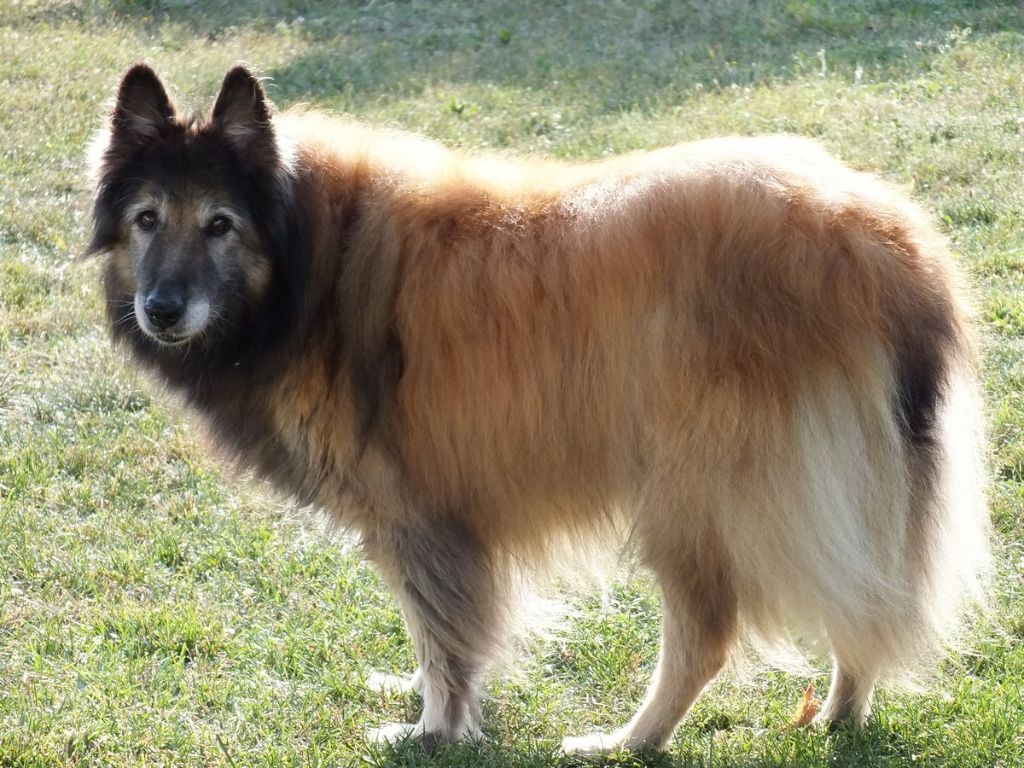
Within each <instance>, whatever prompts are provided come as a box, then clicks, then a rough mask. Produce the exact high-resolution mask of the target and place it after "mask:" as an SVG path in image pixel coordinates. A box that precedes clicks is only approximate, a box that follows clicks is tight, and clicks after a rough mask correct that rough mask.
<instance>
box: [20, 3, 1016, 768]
mask: <svg viewBox="0 0 1024 768" xmlns="http://www.w3.org/2000/svg"><path fill="white" fill-rule="evenodd" d="M0 50H3V55H2V56H0V179H2V183H0V766H51V765H62V766H65V765H66V766H72V765H73V766H111V765H112V766H144V765H145V766H150V765H175V766H179V765H180V766H211V765H216V766H251V765H281V766H291V765H339V766H348V765H400V766H418V765H439V766H542V765H551V764H557V763H558V762H559V759H558V758H557V757H556V747H557V743H558V741H559V739H560V737H561V736H562V735H563V734H573V733H579V732H582V731H584V730H587V729H589V728H591V727H601V726H608V725H612V724H617V723H620V722H621V721H622V720H623V719H624V718H626V717H628V715H629V713H630V712H631V710H632V709H633V708H634V707H635V705H636V703H637V701H638V700H639V698H640V696H641V695H642V691H643V687H644V685H645V683H646V680H647V678H648V676H649V674H650V670H651V668H652V666H653V661H654V654H655V652H656V639H657V606H656V599H655V597H654V596H653V593H652V590H651V588H650V585H649V584H648V583H647V582H645V581H644V580H643V579H634V580H627V581H622V582H617V583H616V584H614V585H613V588H612V590H611V592H610V599H609V600H607V601H605V602H603V603H602V601H600V600H598V599H597V598H596V597H593V596H589V595H582V596H575V597H572V598H571V599H572V602H573V605H574V608H575V611H574V612H573V614H572V616H573V618H572V620H571V621H570V622H569V626H568V627H567V630H566V632H565V633H564V634H563V635H560V636H558V637H555V638H553V639H547V640H537V641H535V642H534V644H533V647H532V648H531V649H530V653H528V654H527V655H526V657H525V659H524V661H523V664H522V665H521V666H522V671H521V673H520V674H518V675H515V676H510V677H506V678H499V679H497V680H496V681H495V682H494V683H493V684H492V686H491V687H490V689H489V691H490V698H489V700H488V702H487V705H486V710H487V721H486V722H487V735H488V737H489V741H488V743H486V744H484V745H482V746H476V747H459V748H452V749H447V750H443V751H442V752H441V753H440V754H438V755H436V756H434V757H432V758H431V757H427V756H426V755H424V754H423V753H422V752H421V751H419V750H417V749H415V748H404V749H399V750H397V751H395V750H386V749H378V748H376V747H374V746H372V745H369V744H367V743H366V742H365V740H364V738H363V733H364V732H365V731H366V730H367V729H368V728H370V727H372V726H375V725H379V724H381V723H383V722H386V721H394V720H407V719H409V718H410V717H412V716H414V714H415V711H416V705H417V703H416V702H415V701H414V700H413V699H412V698H411V697H381V696H380V695H379V694H373V693H370V692H368V691H366V690H364V688H363V687H362V685H361V681H362V680H363V679H364V678H365V676H366V674H367V673H368V672H369V671H370V670H389V671H400V670H410V669H411V668H412V666H413V659H412V652H411V649H410V647H409V643H408V640H407V638H406V635H405V633H404V629H403V627H402V623H401V620H400V616H399V614H398V611H397V609H396V607H395V605H394V603H393V602H392V601H391V600H390V598H388V597H387V596H386V595H385V593H384V591H383V589H382V587H381V585H380V583H379V581H378V579H377V577H376V576H375V574H374V573H373V572H372V570H370V569H369V568H368V567H367V566H365V565H364V564H363V563H361V561H360V559H359V557H358V555H357V554H356V553H354V552H351V551H350V550H349V549H348V548H346V546H345V542H344V540H341V539H339V538H338V537H335V536H332V535H330V534H329V533H327V532H326V531H325V530H324V529H323V527H322V526H321V525H320V524H319V523H318V521H317V520H318V519H317V518H316V517H315V516H314V515H310V514H308V513H306V512H303V511H299V510H295V509H293V508H292V507H290V506H288V505H287V504H284V503H282V502H280V501H274V500H273V499H271V498H268V497H267V495H266V494H265V493H264V492H263V491H262V490H261V489H260V488H258V487H255V486H253V485H252V484H247V483H245V482H241V481H239V480H238V479H237V478H230V477H227V476H225V475H224V474H222V473H221V471H220V470H219V469H218V466H217V464H216V463H214V462H213V461H212V460H211V459H210V458H208V456H207V453H206V452H205V451H204V449H203V447H202V446H201V445H200V444H199V443H198V442H197V441H196V440H195V438H194V437H193V431H192V430H191V429H189V427H188V425H187V423H186V419H185V418H184V417H183V416H182V414H180V413H179V412H177V411H175V410H174V409H173V408H172V407H170V406H169V404H168V403H166V402H165V401H164V399H162V398H161V397H160V396H159V395H158V394H156V393H155V390H154V389H153V388H152V387H151V386H149V385H148V384H147V383H146V382H145V381H142V380H140V379H139V378H138V377H137V376H136V374H135V373H134V372H133V370H132V369H131V368H130V367H129V366H127V365H126V364H125V363H124V362H123V361H122V360H121V358H120V357H119V356H118V355H117V354H115V353H113V352H112V351H111V350H110V348H109V344H108V342H107V340H106V336H105V330H104V328H103V325H102V321H101V318H102V307H101V301H100V296H99V290H98V274H97V266H96V265H95V264H93V263H81V262H79V261H77V260H76V258H75V257H76V254H78V253H79V252H81V250H82V249H83V244H84V241H85V237H86V224H87V208H88V192H87V189H86V186H85V181H84V175H83V168H82V157H83V147H84V145H85V143H86V141H87V139H88V137H89V135H90V132H91V131H92V130H94V129H95V127H96V126H97V124H98V120H99V117H100V115H101V114H102V113H103V109H104V106H103V105H104V103H105V102H106V100H107V99H108V98H109V97H110V95H111V93H112V89H113V87H114V85H115V83H116V80H117V77H118V75H119V73H120V72H121V71H122V70H123V69H124V68H125V67H126V66H127V65H128V64H129V63H131V62H132V61H135V60H138V59H149V60H151V61H152V62H153V63H155V64H156V65H157V67H158V68H159V69H160V70H161V71H162V72H163V73H165V74H166V76H167V77H168V78H169V80H170V82H172V83H173V84H175V86H176V88H177V93H178V98H179V100H180V101H181V102H183V103H185V104H191V103H204V102H205V100H206V99H208V98H209V97H211V96H212V94H213V93H214V91H215V89H216V87H217V84H218V82H219V80H220V78H221V77H222V75H223V72H224V71H225V69H226V68H227V67H228V66H229V65H230V64H232V63H234V62H235V61H237V60H240V59H241V60H247V61H249V62H251V63H252V64H254V65H256V66H258V67H259V68H260V70H261V71H263V72H264V73H265V74H267V75H270V76H271V77H272V78H273V81H272V84H271V95H272V98H273V99H275V100H276V101H277V102H278V103H279V104H282V105H284V104H290V103H294V102H297V101H309V102H313V103H315V104H318V105H321V106H324V107H328V108H332V109H338V110H344V111H348V112H352V113H355V114H358V115H360V116H363V117H365V118H367V119H369V120H372V121H378V122H384V123H394V124H399V125H402V126H406V127H409V128H412V129H415V130H417V131H421V132H425V133H427V134H430V135H432V136H435V137H437V138H440V139H442V140H444V141H446V142H449V143H452V144H457V145H464V146H468V147H480V146H490V147H496V148H500V149H509V150H514V151H522V152H540V153H545V154H550V155H556V156H560V157H570V158H586V157H596V156H600V155H602V154H606V153H611V152H619V151H623V150H628V149H633V148H638V147H653V146H657V145H661V144H665V143H669V142H675V141H680V140H685V139H690V138H696V137H702V136H709V135H716V134H724V133H744V134H756V133H765V132H778V131H786V132H793V133H799V134H805V135H811V136H816V137H818V138H819V139H820V140H821V141H823V142H824V143H825V144H826V145H827V146H828V147H830V148H831V149H832V150H833V151H835V152H836V153H837V154H839V155H840V156H842V157H844V158H845V159H846V160H848V161H849V162H850V163H852V164H853V165H855V166H857V167H861V168H866V169H873V170H877V171H878V172H880V173H882V174H883V175H884V176H886V177H887V178H890V179H892V180H894V181H896V182H899V183H902V184H904V185H906V186H907V187H909V188H911V189H912V190H913V191H914V193H915V194H916V195H917V196H918V197H919V198H920V199H922V200H923V201H924V202H925V204H926V205H928V206H929V207H930V208H931V209H932V210H934V211H935V212H936V214H937V216H939V217H940V218H941V220H942V222H943V224H944V227H945V229H946V231H947V232H948V234H949V236H950V237H951V238H952V240H953V242H954V243H955V246H956V250H957V252H958V253H959V255H960V258H961V259H962V260H963V263H964V264H965V266H966V268H967V270H968V271H969V272H970V274H971V275H972V277H973V280H974V282H975V284H976V286H977V295H978V304H979V310H980V317H981V324H982V330H983V334H984V339H985V342H986V353H985V354H986V365H985V384H986V389H987V394H988V398H989V405H990V433H991V468H992V487H991V507H992V515H993V519H994V521H995V525H996V530H997V550H998V562H999V577H998V582H997V598H996V607H995V612H994V616H993V618H992V620H991V622H990V623H987V624H985V625H984V626H979V627H977V628H976V631H975V633H974V642H975V646H976V648H977V650H976V652H975V653H972V654H967V655H959V656H954V657H952V658H951V659H949V660H948V662H947V663H946V665H945V667H944V669H943V674H942V678H941V683H940V685H939V686H938V687H937V688H936V689H935V690H931V691H927V692H921V693H900V692H894V691H883V692H882V693H881V694H880V695H879V697H878V701H877V707H876V714H875V715H874V716H873V717H872V719H871V721H870V723H869V725H868V727H867V728H866V729H865V730H864V731H863V732H859V733H854V732H839V733H837V734H826V733H822V732H819V731H815V730H787V729H786V728H785V725H786V722H787V720H788V718H789V714H790V712H791V710H792V708H793V706H794V704H795V702H796V701H797V698H798V696H799V693H800V691H801V690H802V689H803V687H804V686H805V685H806V683H807V680H806V679H805V678H797V677H792V676H788V675H785V674H782V673H777V672H770V671H766V670H763V669H760V668H757V667H755V668H752V669H750V670H747V671H744V672H734V673H731V674H730V675H727V676H726V677H724V678H723V679H722V680H720V681H718V682H717V683H715V684H714V686H713V687H712V689H711V690H710V691H709V692H708V693H707V695H706V696H704V697H703V698H702V699H701V700H700V701H699V702H698V704H697V705H696V707H695V708H694V710H693V712H692V713H691V714H690V715H689V716H688V718H687V720H686V721H685V723H684V725H683V726H682V727H681V728H680V731H679V734H678V736H677V738H676V740H675V742H674V743H673V745H672V748H671V750H670V752H669V753H668V754H667V755H666V756H665V757H663V758H659V759H658V760H656V763H657V764H658V765H664V766H671V765H702V766H708V765H715V766H774V765H796V766H818V765H822V764H826V763H827V764H829V765H838V766H905V765H915V766H918V765H921V766H1005V767H1006V768H1010V767H1012V766H1019V765H1022V764H1024V700H1022V694H1021V686H1022V680H1024V546H1022V543H1021V542H1024V514H1022V507H1024V184H1022V183H1021V174H1022V169H1024V111H1022V107H1021V105H1022V104H1024V11H1022V9H1021V7H1020V5H1019V3H1016V2H967V3H965V2H951V1H950V2H946V1H945V0H911V1H910V2H904V3H887V2H882V1H881V0H859V1H857V2H854V1H852V0H851V1H848V2H840V1H839V0H832V1H831V2H811V0H769V1H767V2H759V3H753V2H745V1H743V0H722V2H718V3H711V2H706V3H705V2H696V1H694V2H689V3H676V2H670V1H669V0H652V1H651V2H646V3H637V4H629V3H622V2H613V1H612V0H602V1H601V2H587V3H583V2H563V1H558V2H551V1H549V2H526V3H512V2H497V1H495V2H487V3H477V4H469V3H467V4H459V3H455V2H452V1H451V0H442V1H441V2H436V3H428V2H426V1H425V0H411V1H410V2H374V3H367V4H365V5H357V4H354V3H337V2H334V1H333V0H332V1H328V0H322V1H318V0H283V1H282V2H270V0H255V2H250V3H244V4H243V3H238V4H234V3H229V2H224V1H218V0H148V1H145V2H144V1H142V0H137V1H133V0H83V1H81V2H75V1H74V0H20V1H18V2H14V1H13V0H7V2H4V3H0ZM819 682H820V684H821V685H822V686H824V685H825V684H826V679H825V678H824V677H821V679H820V681H819ZM619 764H621V765H632V764H633V761H632V760H631V759H630V758H626V757H623V759H622V761H621V762H620V763H619Z"/></svg>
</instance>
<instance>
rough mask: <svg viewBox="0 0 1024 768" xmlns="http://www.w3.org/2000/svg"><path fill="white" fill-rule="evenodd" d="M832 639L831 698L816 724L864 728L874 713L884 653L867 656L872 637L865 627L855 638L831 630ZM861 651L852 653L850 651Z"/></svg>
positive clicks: (830, 638)
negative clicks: (874, 700)
mask: <svg viewBox="0 0 1024 768" xmlns="http://www.w3.org/2000/svg"><path fill="white" fill-rule="evenodd" d="M828 635H829V640H830V641H831V644H832V657H833V667H832V685H831V686H829V689H828V696H827V697H826V698H825V701H824V703H823V704H822V705H821V709H819V710H818V714H817V715H816V716H815V718H814V721H815V722H817V723H824V724H827V725H829V726H833V725H836V724H838V723H841V722H844V721H846V722H850V723H853V724H854V725H863V724H864V721H865V720H866V719H867V717H868V715H869V714H870V713H871V695H872V693H873V692H874V689H875V682H876V681H877V679H878V675H879V672H880V669H879V665H878V663H877V662H878V657H880V656H881V652H877V653H875V654H874V656H875V658H874V659H873V660H872V654H870V653H865V652H864V648H870V647H871V637H872V635H873V633H872V631H871V628H870V626H867V627H864V628H862V630H861V631H860V632H858V633H856V635H857V636H854V633H853V632H852V631H848V632H846V633H842V632H840V631H838V630H837V629H836V628H834V627H833V628H829V631H828ZM851 648H852V649H855V650H859V651H860V653H856V652H854V653H851V652H850V650H849V649H851Z"/></svg>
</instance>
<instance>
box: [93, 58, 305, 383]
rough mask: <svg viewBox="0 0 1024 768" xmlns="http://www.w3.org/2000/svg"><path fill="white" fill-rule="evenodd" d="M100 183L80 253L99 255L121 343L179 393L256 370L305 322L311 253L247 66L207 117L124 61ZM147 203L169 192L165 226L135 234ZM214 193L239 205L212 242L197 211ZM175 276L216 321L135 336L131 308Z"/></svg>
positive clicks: (136, 322) (211, 230) (212, 232)
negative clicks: (190, 332) (198, 329)
mask: <svg viewBox="0 0 1024 768" xmlns="http://www.w3.org/2000/svg"><path fill="white" fill-rule="evenodd" d="M98 178H99V184H98V188H97V192H96V196H95V201H94V206H93V235H92V240H91V242H90V244H89V247H88V250H87V252H88V253H106V254H107V262H106V269H105V288H106V295H107V315H108V319H109V322H110V325H111V333H112V335H113V337H114V339H115V341H118V342H122V343H126V344H128V345H129V347H130V348H131V350H132V351H133V353H134V354H135V355H136V357H137V358H139V360H140V361H141V362H143V363H144V364H146V365H147V366H150V367H154V368H156V369H157V370H158V371H159V372H160V373H161V374H162V375H163V377H164V378H165V380H166V381H167V383H169V384H170V385H171V386H172V387H173V388H177V389H183V390H185V391H186V392H187V393H188V394H190V395H191V396H193V397H199V398H200V399H201V398H202V397H203V395H204V393H205V392H206V391H207V390H208V389H209V388H210V387H215V386H216V384H217V380H218V376H220V375H223V374H226V373H228V372H230V371H232V370H234V371H235V372H237V373H239V374H247V373H251V372H252V371H253V369H255V368H256V367H258V366H259V365H261V364H263V362H264V361H269V360H271V359H272V358H273V351H274V349H275V348H276V347H277V346H278V345H279V344H280V343H281V341H282V340H283V339H284V338H285V337H286V336H287V335H288V334H289V333H291V332H295V331H296V329H297V326H298V324H299V323H300V321H301V314H302V304H303V295H304V290H305V271H306V263H305V262H306V253H305V248H304V242H303V227H302V223H301V221H300V212H299V208H298V205H297V204H296V202H295V197H294V190H293V188H292V186H293V180H292V176H291V174H290V173H289V170H288V168H287V159H286V158H282V156H281V153H280V151H279V150H278V147H277V144H276V141H275V136H274V129H273V126H272V124H271V121H270V112H269V108H268V106H267V103H266V99H265V97H264V93H263V89H262V87H261V85H260V83H259V81H258V80H257V79H256V78H255V77H253V75H252V74H250V73H249V72H248V71H247V70H245V69H244V68H242V67H236V68H235V69H233V70H231V71H230V72H229V73H228V75H227V77H226V78H225V80H224V83H223V86H222V88H221V92H220V95H219V96H218V98H217V102H216V104H215V106H214V109H213V113H212V115H211V117H210V118H209V119H207V120H205V121H199V120H196V119H195V118H193V117H189V118H182V117H180V116H179V115H178V114H177V112H176V110H175V108H174V106H173V104H172V102H171V100H170V98H169V97H168V95H167V92H166V90H165V89H164V86H163V84H162V83H161V82H160V79H159V78H158V77H157V75H156V73H155V72H154V71H153V70H152V69H150V68H149V67H148V66H146V65H136V66H135V67H132V68H131V69H130V70H129V71H128V72H127V73H126V74H125V76H124V78H123V80H122V82H121V87H120V89H119V92H118V97H117V104H116V106H115V108H114V112H113V116H112V119H111V125H110V138H109V143H108V144H107V146H106V149H105V151H104V153H103V157H102V160H101V164H100V167H99V173H98ZM140 200H141V201H143V202H141V203H140ZM148 200H158V201H163V208H162V209H161V215H162V216H163V217H164V218H166V219H167V220H168V221H167V228H166V229H164V228H163V227H162V226H161V228H160V231H159V232H153V233H141V232H140V231H139V229H140V225H139V223H138V221H139V217H140V214H139V213H138V209H139V208H140V207H141V208H146V207H147V206H146V202H145V201H148ZM209 200H216V201H218V203H219V204H220V205H222V206H223V207H224V208H225V209H226V210H229V211H232V212H237V216H236V221H235V222H234V223H233V226H235V227H236V228H237V232H230V233H229V234H230V235H231V237H232V238H233V239H232V240H231V241H230V243H226V238H225V237H223V236H220V238H219V239H218V233H219V232H220V229H217V228H216V227H218V226H219V225H222V224H223V222H214V224H213V225H212V227H210V226H207V227H206V229H205V231H204V230H203V229H201V227H200V224H201V222H200V223H197V222H196V221H193V220H192V219H193V218H195V217H196V216H199V214H197V213H196V211H203V210H206V209H207V208H209V207H210V206H209V205H208V201H209ZM133 206H134V207H133ZM147 213H148V211H147ZM141 222H142V225H148V224H149V220H148V219H145V218H142V219H141ZM143 228H148V227H143ZM228 245H230V246H231V247H228ZM170 272H173V273H174V274H172V275H171V278H173V279H174V280H175V281H176V282H177V283H181V284H183V285H184V288H183V290H185V291H186V293H187V294H188V295H190V296H196V295H198V296H203V297H207V298H209V299H210V304H211V305H212V307H213V309H212V316H213V317H215V321H213V322H210V323H209V327H208V328H204V330H203V332H202V333H200V334H196V336H195V337H193V338H190V339H189V340H188V341H187V343H183V344H180V345H170V344H166V343H162V342H161V341H159V340H158V339H157V338H154V336H153V335H152V334H151V333H149V332H143V327H140V325H141V326H145V325H146V324H145V318H142V319H141V320H140V318H138V317H137V316H136V312H138V311H139V310H138V307H139V306H140V305H139V301H141V300H142V299H141V297H144V296H145V294H146V292H147V291H149V290H150V288H151V286H152V284H153V282H154V281H155V280H157V279H158V278H160V276H161V275H167V274H169V273H170ZM171 278H168V280H170V279H171ZM160 279H162V278H160ZM137 295H138V297H140V298H138V299H137V298H136V297H137Z"/></svg>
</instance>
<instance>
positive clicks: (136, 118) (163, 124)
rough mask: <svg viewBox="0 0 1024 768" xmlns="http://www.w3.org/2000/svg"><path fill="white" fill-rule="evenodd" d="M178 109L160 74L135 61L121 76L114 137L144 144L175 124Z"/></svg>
mask: <svg viewBox="0 0 1024 768" xmlns="http://www.w3.org/2000/svg"><path fill="white" fill-rule="evenodd" d="M176 118H177V113H176V111H175V109H174V104H173V102H172V101H171V98H170V96H168V95H167V89H166V88H164V84H163V83H162V82H161V81H160V77H159V76H158V75H157V73H156V72H154V71H153V68H152V67H150V66H149V65H148V64H136V65H135V66H133V67H132V68H131V69H129V70H128V71H127V72H125V73H124V77H123V78H121V87H120V88H118V90H117V104H116V105H115V107H114V117H113V120H112V121H111V133H112V138H113V140H114V141H121V142H130V143H132V144H143V143H145V142H147V141H150V140H151V139H154V138H156V137H157V136H159V135H160V134H161V133H163V132H164V131H166V130H168V129H169V128H173V127H174V126H175V125H176Z"/></svg>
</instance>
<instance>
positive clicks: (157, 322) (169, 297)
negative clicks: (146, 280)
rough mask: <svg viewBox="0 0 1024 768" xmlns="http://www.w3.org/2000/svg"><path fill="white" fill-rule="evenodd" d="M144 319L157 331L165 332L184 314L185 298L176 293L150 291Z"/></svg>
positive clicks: (158, 290)
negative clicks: (146, 318) (147, 319)
mask: <svg viewBox="0 0 1024 768" xmlns="http://www.w3.org/2000/svg"><path fill="white" fill-rule="evenodd" d="M145 308H146V317H148V318H149V322H151V323H152V324H153V327H154V328H156V329H157V330H161V331H164V330H167V329H168V328H170V327H171V326H173V325H174V324H175V323H177V322H178V321H179V320H181V316H182V315H184V314H185V297H184V296H183V295H182V294H181V293H179V292H178V291H163V290H160V289H157V290H154V291H152V292H151V293H150V294H149V295H148V296H147V297H146V303H145Z"/></svg>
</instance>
